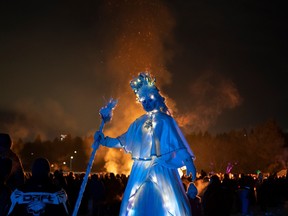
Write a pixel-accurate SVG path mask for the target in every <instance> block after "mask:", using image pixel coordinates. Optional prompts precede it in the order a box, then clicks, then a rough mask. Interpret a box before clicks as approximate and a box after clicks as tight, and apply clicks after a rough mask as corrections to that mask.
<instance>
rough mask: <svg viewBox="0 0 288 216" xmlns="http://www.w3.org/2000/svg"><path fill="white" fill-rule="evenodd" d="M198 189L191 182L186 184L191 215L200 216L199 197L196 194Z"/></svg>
mask: <svg viewBox="0 0 288 216" xmlns="http://www.w3.org/2000/svg"><path fill="white" fill-rule="evenodd" d="M197 194H198V189H197V187H196V186H195V184H194V183H193V182H191V183H190V184H189V185H188V190H187V197H188V199H189V203H190V206H191V212H192V216H202V204H201V198H200V197H199V196H197Z"/></svg>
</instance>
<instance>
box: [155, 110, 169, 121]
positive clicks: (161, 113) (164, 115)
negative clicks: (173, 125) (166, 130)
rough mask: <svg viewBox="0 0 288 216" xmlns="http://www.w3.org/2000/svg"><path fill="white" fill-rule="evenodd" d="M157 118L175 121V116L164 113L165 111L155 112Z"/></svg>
mask: <svg viewBox="0 0 288 216" xmlns="http://www.w3.org/2000/svg"><path fill="white" fill-rule="evenodd" d="M155 116H156V118H157V120H163V121H173V117H172V116H170V115H168V114H166V113H164V112H157V113H156V114H155Z"/></svg>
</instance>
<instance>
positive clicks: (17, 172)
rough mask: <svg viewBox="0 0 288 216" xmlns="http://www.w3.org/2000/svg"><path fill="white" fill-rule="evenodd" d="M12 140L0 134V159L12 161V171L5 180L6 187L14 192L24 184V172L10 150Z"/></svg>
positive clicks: (16, 156) (17, 158) (7, 135)
mask: <svg viewBox="0 0 288 216" xmlns="http://www.w3.org/2000/svg"><path fill="white" fill-rule="evenodd" d="M11 146H12V140H11V137H10V135H9V134H7V133H0V157H1V158H9V159H11V160H12V170H11V172H10V174H9V176H8V179H7V182H6V183H7V185H8V186H9V187H10V188H11V189H12V190H14V189H15V188H16V187H17V186H20V185H22V184H23V183H24V171H23V167H22V163H21V160H20V158H19V157H18V155H17V154H16V153H14V152H13V151H12V150H11Z"/></svg>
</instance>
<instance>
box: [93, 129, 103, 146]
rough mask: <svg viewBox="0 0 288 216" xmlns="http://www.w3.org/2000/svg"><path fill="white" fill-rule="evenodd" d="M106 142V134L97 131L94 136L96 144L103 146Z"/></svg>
mask: <svg viewBox="0 0 288 216" xmlns="http://www.w3.org/2000/svg"><path fill="white" fill-rule="evenodd" d="M104 140H105V137H104V134H103V132H102V131H96V132H95V134H94V142H98V143H100V144H102V143H103V142H104Z"/></svg>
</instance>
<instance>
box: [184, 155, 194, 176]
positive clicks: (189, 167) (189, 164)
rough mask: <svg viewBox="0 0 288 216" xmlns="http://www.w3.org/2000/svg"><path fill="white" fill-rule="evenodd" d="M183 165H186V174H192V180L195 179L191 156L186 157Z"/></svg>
mask: <svg viewBox="0 0 288 216" xmlns="http://www.w3.org/2000/svg"><path fill="white" fill-rule="evenodd" d="M185 166H186V175H188V176H190V175H192V176H191V177H192V180H193V181H194V180H196V167H195V165H194V162H193V160H192V158H187V159H186V160H185Z"/></svg>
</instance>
